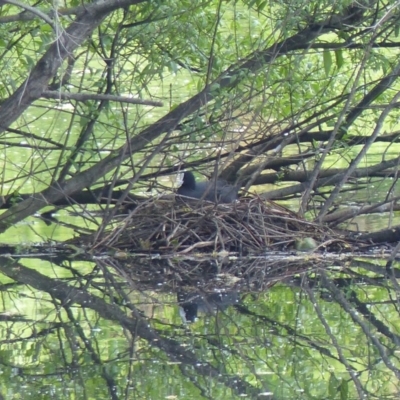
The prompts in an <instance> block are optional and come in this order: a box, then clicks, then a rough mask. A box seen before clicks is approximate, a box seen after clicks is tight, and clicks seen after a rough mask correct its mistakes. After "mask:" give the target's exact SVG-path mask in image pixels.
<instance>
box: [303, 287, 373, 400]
mask: <svg viewBox="0 0 400 400" xmlns="http://www.w3.org/2000/svg"><path fill="white" fill-rule="evenodd" d="M304 290H305V291H306V293H307V295H308V297H309V298H310V302H311V304H312V305H313V306H314V309H315V311H316V313H317V316H318V318H319V320H320V321H321V324H322V325H323V327H324V329H325V332H326V334H327V335H328V336H329V338H330V339H331V342H332V344H333V346H334V347H335V349H336V351H337V354H338V356H339V360H340V362H341V363H342V364H343V365H344V366H345V367H346V371H347V372H348V373H349V375H350V377H351V379H352V381H353V382H354V386H355V387H356V389H357V393H358V396H359V398H360V399H362V398H363V397H364V394H365V391H364V389H363V387H362V385H361V382H360V380H359V379H358V372H357V371H356V369H355V368H354V367H353V366H352V365H351V364H350V363H349V362H348V361H347V358H346V356H345V354H344V353H343V349H342V346H340V344H339V342H338V340H337V338H336V336H335V334H334V333H333V332H332V329H331V327H330V326H329V323H328V321H327V320H326V318H325V317H324V314H323V312H322V310H321V307H320V306H319V304H318V302H317V300H316V299H315V296H314V293H313V291H312V290H311V289H310V287H309V286H308V282H307V280H305V286H304Z"/></svg>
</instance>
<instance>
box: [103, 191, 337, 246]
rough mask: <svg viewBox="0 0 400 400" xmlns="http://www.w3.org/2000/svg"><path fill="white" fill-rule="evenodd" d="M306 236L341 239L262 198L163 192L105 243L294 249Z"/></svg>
mask: <svg viewBox="0 0 400 400" xmlns="http://www.w3.org/2000/svg"><path fill="white" fill-rule="evenodd" d="M305 238H312V239H314V240H315V242H316V243H317V246H319V247H327V246H330V245H332V244H333V243H336V244H337V243H338V242H340V241H341V239H340V238H339V237H338V236H337V235H335V234H334V232H333V231H331V230H329V229H328V228H326V227H321V226H319V225H316V224H313V223H311V222H308V221H305V220H304V219H301V218H299V217H298V216H297V215H296V214H295V213H293V212H291V211H290V210H287V209H285V208H283V207H281V206H279V205H277V204H275V203H273V202H265V201H263V200H261V199H259V198H242V199H240V201H238V202H236V203H232V204H219V205H216V204H214V203H209V202H206V201H202V202H200V201H196V200H190V199H187V201H183V200H182V199H178V198H176V199H175V198H167V199H163V198H158V199H150V200H148V201H146V202H143V203H140V204H138V205H137V206H136V207H135V208H134V210H133V211H131V212H130V213H129V215H128V216H127V217H125V218H124V219H123V221H122V222H121V223H120V224H119V225H118V227H117V228H115V229H113V230H112V231H111V232H108V234H107V235H106V236H105V237H104V238H103V240H102V243H101V244H102V245H104V246H106V247H108V248H110V247H112V248H116V249H120V250H129V251H145V250H148V251H157V252H167V253H170V252H174V253H189V252H221V251H228V252H238V253H240V254H249V253H259V252H265V251H282V250H290V249H293V248H294V247H295V242H296V241H298V240H302V239H305Z"/></svg>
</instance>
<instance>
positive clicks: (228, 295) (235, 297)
mask: <svg viewBox="0 0 400 400" xmlns="http://www.w3.org/2000/svg"><path fill="white" fill-rule="evenodd" d="M177 295H178V303H179V314H180V316H181V318H182V320H183V322H184V323H191V322H195V321H196V320H197V319H198V318H199V316H200V314H203V315H205V314H215V313H217V312H222V311H225V310H226V309H227V308H228V307H230V306H233V305H235V304H238V303H239V301H240V295H239V292H237V291H227V292H216V293H208V294H205V293H204V294H201V293H197V292H189V293H185V292H181V291H179V292H178V293H177Z"/></svg>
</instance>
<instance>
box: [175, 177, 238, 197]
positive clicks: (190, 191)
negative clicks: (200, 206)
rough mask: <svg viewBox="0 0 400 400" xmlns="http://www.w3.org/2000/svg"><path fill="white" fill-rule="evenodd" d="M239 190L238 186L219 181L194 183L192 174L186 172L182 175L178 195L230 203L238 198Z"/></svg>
mask: <svg viewBox="0 0 400 400" xmlns="http://www.w3.org/2000/svg"><path fill="white" fill-rule="evenodd" d="M239 188H240V187H239V186H232V185H229V184H228V183H227V182H225V181H224V180H221V179H216V180H211V181H205V182H196V179H195V177H194V175H193V172H191V171H186V172H184V174H183V181H182V185H181V187H180V188H179V189H178V194H179V195H181V196H186V197H192V198H195V199H203V200H208V201H213V202H214V203H232V202H234V201H235V200H236V199H237V197H238V192H239Z"/></svg>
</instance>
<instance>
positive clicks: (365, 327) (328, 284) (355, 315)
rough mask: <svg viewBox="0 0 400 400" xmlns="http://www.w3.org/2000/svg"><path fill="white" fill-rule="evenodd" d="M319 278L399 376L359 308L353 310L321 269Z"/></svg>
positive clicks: (383, 359) (399, 372)
mask: <svg viewBox="0 0 400 400" xmlns="http://www.w3.org/2000/svg"><path fill="white" fill-rule="evenodd" d="M320 273H321V280H322V283H323V285H324V286H325V287H326V288H327V289H328V290H329V291H330V293H331V294H332V296H333V297H334V298H335V300H336V301H337V303H338V304H339V305H340V306H341V307H342V308H343V310H344V311H346V312H347V313H348V314H349V315H350V317H351V318H352V320H353V321H354V322H355V323H356V324H357V325H358V326H359V327H360V328H361V329H362V331H363V332H364V334H365V336H366V337H367V338H369V340H370V341H371V342H372V343H373V344H374V345H375V347H376V351H377V352H378V353H379V355H380V357H381V359H382V361H383V362H384V364H385V365H386V366H387V367H388V368H389V369H390V370H391V371H393V373H394V374H395V375H396V377H397V378H400V370H399V369H398V368H397V367H396V366H395V365H393V363H392V361H391V360H390V359H389V357H388V354H387V351H386V348H385V346H383V344H382V343H381V342H380V340H379V339H378V338H377V337H376V336H375V335H373V334H372V332H371V329H370V327H369V326H368V324H367V323H366V322H364V321H363V320H362V319H361V317H360V316H359V310H355V309H354V308H353V307H352V306H351V304H350V303H349V302H348V301H347V299H346V297H345V296H344V294H343V292H342V291H341V290H340V289H338V288H337V287H336V286H335V285H334V283H333V282H332V281H331V280H330V279H329V278H328V277H327V275H326V273H325V271H323V270H321V271H320Z"/></svg>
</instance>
